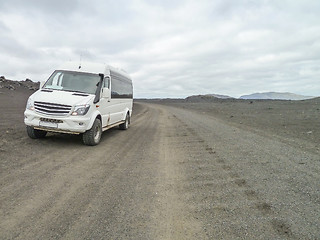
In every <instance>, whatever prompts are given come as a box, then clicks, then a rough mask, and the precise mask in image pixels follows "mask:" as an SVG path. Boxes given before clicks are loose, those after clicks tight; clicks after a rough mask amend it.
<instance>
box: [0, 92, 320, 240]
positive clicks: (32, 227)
mask: <svg viewBox="0 0 320 240" xmlns="http://www.w3.org/2000/svg"><path fill="white" fill-rule="evenodd" d="M31 93H32V91H31V90H29V89H27V88H22V87H20V88H16V89H15V90H9V89H8V88H2V89H0V113H1V115H0V124H1V125H0V134H1V137H0V239H319V236H320V225H319V216H320V206H319V205H320V175H319V173H320V150H319V144H320V142H319V132H320V122H319V119H320V118H319V113H320V111H319V108H320V101H319V100H317V99H315V100H308V101H298V102H294V101H253V102H252V103H250V101H237V100H225V101H221V100H219V101H218V100H217V101H216V102H207V103H201V102H199V103H192V102H185V101H183V100H179V101H171V100H170V101H169V100H167V101H149V102H147V101H138V102H136V103H135V104H134V115H133V117H132V124H131V126H130V128H129V129H128V130H127V131H120V130H118V129H117V128H114V129H111V130H109V131H107V132H105V133H104V134H103V136H102V141H101V143H100V144H99V145H98V146H95V147H88V146H84V145H82V143H81V138H80V137H79V136H69V135H63V134H52V133H51V134H48V136H47V137H46V138H45V139H41V140H32V139H29V138H28V137H27V135H26V131H25V126H24V124H23V111H24V107H25V104H26V100H27V97H28V95H30V94H31Z"/></svg>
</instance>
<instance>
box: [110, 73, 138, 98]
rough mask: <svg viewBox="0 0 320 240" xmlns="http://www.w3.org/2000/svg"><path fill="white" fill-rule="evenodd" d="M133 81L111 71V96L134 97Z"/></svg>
mask: <svg viewBox="0 0 320 240" xmlns="http://www.w3.org/2000/svg"><path fill="white" fill-rule="evenodd" d="M132 97H133V92H132V82H131V80H130V79H129V78H127V77H125V76H122V75H120V74H117V73H115V72H111V98H132Z"/></svg>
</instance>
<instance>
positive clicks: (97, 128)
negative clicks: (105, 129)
mask: <svg viewBox="0 0 320 240" xmlns="http://www.w3.org/2000/svg"><path fill="white" fill-rule="evenodd" d="M101 135H102V127H101V121H100V119H98V118H96V120H94V122H93V125H92V128H90V129H89V130H88V131H86V132H85V133H84V134H83V135H82V141H83V143H84V144H85V145H88V146H95V145H98V144H99V142H100V139H101Z"/></svg>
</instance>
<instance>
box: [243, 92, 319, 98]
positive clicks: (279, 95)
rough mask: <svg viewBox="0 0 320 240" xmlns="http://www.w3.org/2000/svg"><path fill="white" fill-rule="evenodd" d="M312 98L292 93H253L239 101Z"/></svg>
mask: <svg viewBox="0 0 320 240" xmlns="http://www.w3.org/2000/svg"><path fill="white" fill-rule="evenodd" d="M311 98H314V97H311V96H303V95H298V94H294V93H289V92H285V93H280V92H265V93H253V94H249V95H243V96H241V97H240V99H274V100H276V99H277V100H305V99H311Z"/></svg>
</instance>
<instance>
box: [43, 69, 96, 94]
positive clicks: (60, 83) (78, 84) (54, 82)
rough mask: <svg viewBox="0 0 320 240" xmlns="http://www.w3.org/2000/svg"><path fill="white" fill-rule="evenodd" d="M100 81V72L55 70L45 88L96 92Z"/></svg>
mask: <svg viewBox="0 0 320 240" xmlns="http://www.w3.org/2000/svg"><path fill="white" fill-rule="evenodd" d="M99 81H100V76H99V75H98V74H92V73H81V72H71V71H55V72H54V73H53V74H52V75H51V76H50V78H49V79H48V81H47V82H46V83H45V85H44V86H43V88H45V89H54V90H61V91H72V92H83V93H89V94H95V92H96V89H97V83H98V82H99Z"/></svg>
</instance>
